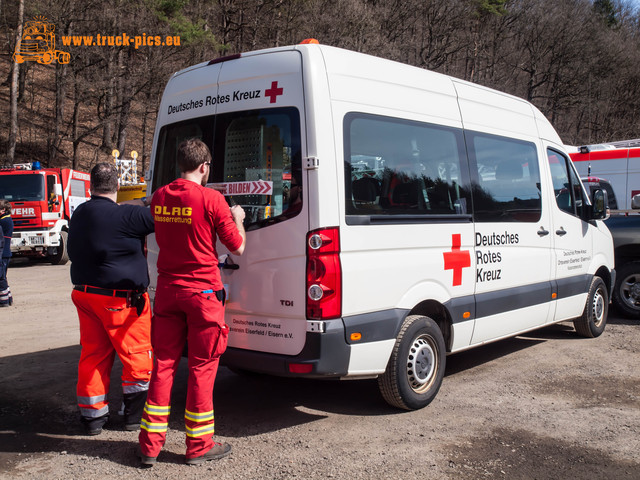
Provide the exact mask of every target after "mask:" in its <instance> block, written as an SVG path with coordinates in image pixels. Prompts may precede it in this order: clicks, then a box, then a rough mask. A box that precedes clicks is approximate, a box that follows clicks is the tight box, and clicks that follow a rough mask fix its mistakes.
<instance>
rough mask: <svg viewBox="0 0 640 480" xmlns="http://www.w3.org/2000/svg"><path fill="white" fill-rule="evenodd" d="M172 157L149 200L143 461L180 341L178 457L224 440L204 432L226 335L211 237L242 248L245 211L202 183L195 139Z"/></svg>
mask: <svg viewBox="0 0 640 480" xmlns="http://www.w3.org/2000/svg"><path fill="white" fill-rule="evenodd" d="M177 162H178V167H179V168H180V171H181V178H179V179H177V180H174V181H173V182H172V183H170V184H169V185H166V186H164V187H162V188H160V189H158V190H157V191H156V192H155V193H154V195H153V199H152V201H151V211H152V213H153V216H154V221H155V229H156V240H157V242H158V246H159V248H160V250H159V254H158V264H157V267H158V286H157V290H156V297H155V305H154V316H153V321H152V325H153V327H152V333H151V343H152V345H153V346H154V353H155V361H156V364H155V368H154V370H153V375H152V377H151V384H150V387H149V396H148V398H147V403H146V405H145V409H144V415H143V418H142V423H141V430H140V436H139V439H140V452H139V456H140V459H141V461H142V464H143V465H147V466H150V465H153V464H154V463H155V462H156V458H157V456H158V454H159V453H160V450H161V449H162V446H163V445H164V442H165V439H166V433H167V425H168V422H169V410H170V399H171V387H172V385H173V379H174V377H175V374H176V369H177V367H178V363H179V362H180V357H181V355H182V351H183V349H184V344H185V340H186V341H187V343H188V352H189V379H188V385H187V401H186V409H185V413H184V419H185V429H186V434H187V436H186V444H187V452H186V462H187V464H189V465H197V464H200V463H203V462H205V461H207V460H215V459H218V458H222V457H224V456H226V455H228V454H229V453H230V451H231V446H230V445H228V444H226V443H225V444H221V443H215V442H214V441H213V438H212V436H213V433H214V417H213V384H214V381H215V377H216V373H217V371H218V362H219V359H220V355H222V353H223V352H224V351H225V349H226V347H227V337H228V335H229V328H228V327H227V325H226V324H225V321H224V298H225V297H224V288H223V285H222V281H221V278H220V272H219V269H218V254H217V252H216V238H219V239H220V241H221V242H222V243H223V244H224V245H225V246H226V247H227V248H228V249H229V251H230V252H231V253H233V254H235V255H242V252H243V251H244V247H245V243H246V236H245V233H244V227H243V225H242V221H243V220H244V216H245V213H244V210H243V209H242V207H239V206H234V207H233V208H232V209H229V207H228V205H227V203H226V201H225V199H224V197H223V196H222V194H221V193H220V192H218V191H216V190H212V189H209V188H206V187H205V186H204V185H206V183H207V180H208V178H209V169H210V166H211V153H210V152H209V148H208V147H207V146H206V145H205V144H204V143H203V142H202V141H200V140H198V139H190V140H186V141H185V142H183V143H181V144H180V146H179V147H178V153H177Z"/></svg>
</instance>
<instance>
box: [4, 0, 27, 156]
mask: <svg viewBox="0 0 640 480" xmlns="http://www.w3.org/2000/svg"><path fill="white" fill-rule="evenodd" d="M23 19H24V0H20V3H19V6H18V27H17V28H16V45H20V42H21V40H22V21H23ZM12 69H13V70H12V73H11V99H10V102H11V103H10V107H9V108H10V110H9V112H10V113H9V117H10V122H11V127H10V131H9V148H8V152H7V160H6V163H8V164H11V163H13V161H14V160H15V155H16V141H17V138H18V74H19V64H18V61H17V60H16V58H15V57H14V59H13V65H12Z"/></svg>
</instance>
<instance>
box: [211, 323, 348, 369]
mask: <svg viewBox="0 0 640 480" xmlns="http://www.w3.org/2000/svg"><path fill="white" fill-rule="evenodd" d="M324 325H325V328H324V332H323V333H320V332H307V337H306V341H305V346H304V348H303V349H302V351H301V352H300V353H299V354H298V355H293V356H291V355H279V354H275V353H266V352H257V351H255V350H244V349H242V348H233V347H229V348H227V351H226V352H225V353H224V355H222V359H221V360H222V365H225V366H227V367H232V368H239V369H243V370H249V371H252V372H259V373H268V374H270V375H278V376H286V377H307V378H309V377H310V378H313V377H342V376H344V375H346V374H347V370H348V367H349V355H350V347H349V345H348V344H347V342H346V340H345V330H344V323H343V321H342V319H340V318H338V319H335V320H325V321H324ZM291 364H304V365H311V371H310V372H309V373H292V372H291V371H290V370H289V365H291Z"/></svg>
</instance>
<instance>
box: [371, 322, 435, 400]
mask: <svg viewBox="0 0 640 480" xmlns="http://www.w3.org/2000/svg"><path fill="white" fill-rule="evenodd" d="M445 350H446V349H445V345H444V338H443V336H442V332H441V331H440V328H439V327H438V324H437V323H436V322H435V321H433V320H432V319H431V318H429V317H423V316H420V315H410V316H408V317H407V318H406V319H405V321H404V323H403V324H402V327H401V328H400V333H399V334H398V338H397V339H396V343H395V345H394V347H393V351H392V353H391V357H390V358H389V363H388V364H387V369H386V370H385V372H384V374H382V375H381V376H380V377H378V387H379V388H380V393H382V396H383V397H384V399H385V400H386V401H387V403H389V404H390V405H392V406H394V407H398V408H402V409H404V410H417V409H419V408H423V407H426V406H427V405H429V404H430V403H431V401H432V400H433V399H434V398H435V396H436V394H437V393H438V390H440V385H442V378H443V377H444V368H445V363H446V351H445Z"/></svg>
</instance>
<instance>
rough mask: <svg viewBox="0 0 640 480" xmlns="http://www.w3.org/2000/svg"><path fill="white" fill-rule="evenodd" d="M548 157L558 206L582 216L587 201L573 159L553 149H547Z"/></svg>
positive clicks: (572, 213)
mask: <svg viewBox="0 0 640 480" xmlns="http://www.w3.org/2000/svg"><path fill="white" fill-rule="evenodd" d="M547 158H548V159H549V169H550V170H551V179H552V182H553V191H554V193H555V195H556V203H557V204H558V207H559V208H560V210H563V211H565V212H567V213H569V214H571V215H575V216H577V217H582V214H583V209H584V208H585V204H586V203H587V202H586V198H585V194H584V191H583V189H582V183H581V182H580V179H579V178H578V175H577V174H576V172H575V170H574V168H573V165H572V163H571V161H570V160H569V159H568V158H567V157H565V156H564V155H563V154H561V153H560V152H557V151H555V150H552V149H547Z"/></svg>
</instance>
